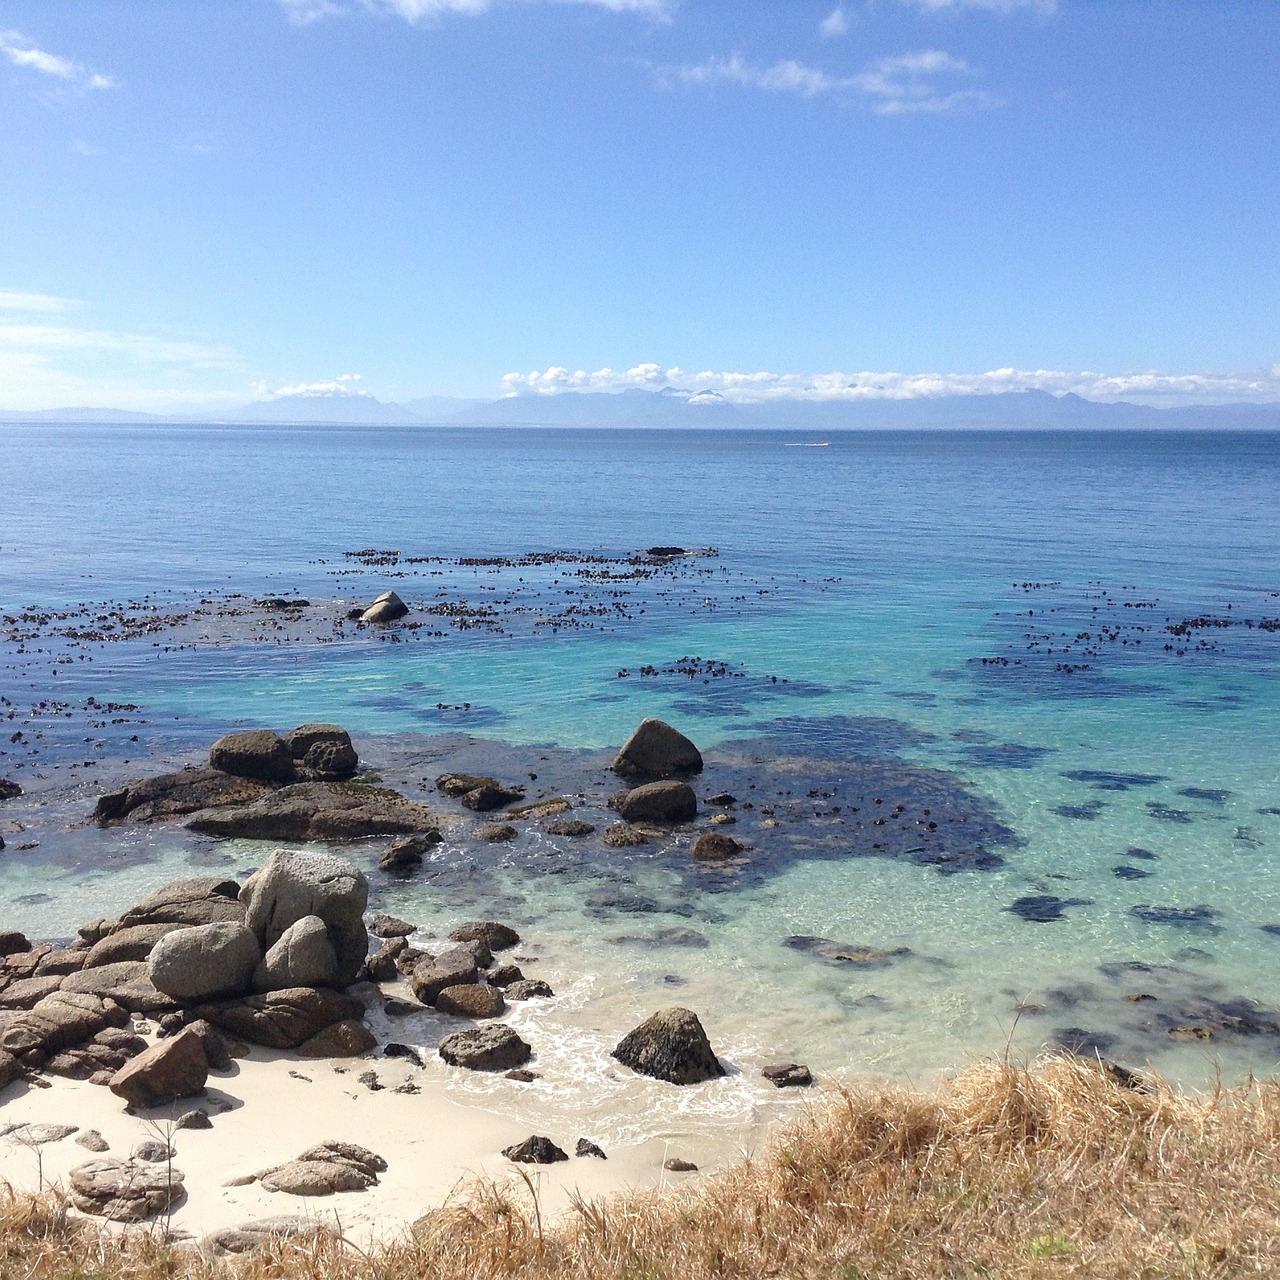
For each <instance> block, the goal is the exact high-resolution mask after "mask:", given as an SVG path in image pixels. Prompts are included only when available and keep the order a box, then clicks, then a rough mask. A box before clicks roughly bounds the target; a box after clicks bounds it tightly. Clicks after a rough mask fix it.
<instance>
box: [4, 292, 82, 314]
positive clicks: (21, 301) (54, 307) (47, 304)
mask: <svg viewBox="0 0 1280 1280" xmlns="http://www.w3.org/2000/svg"><path fill="white" fill-rule="evenodd" d="M80 306H83V303H80V302H77V301H76V299H74V298H55V297H53V296H51V295H50V294H47V293H15V292H13V291H12V290H4V289H0V311H17V312H21V313H23V314H26V315H59V314H61V313H63V312H65V311H74V310H75V309H76V308H77V307H80Z"/></svg>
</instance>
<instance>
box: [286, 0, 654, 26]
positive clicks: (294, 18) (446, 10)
mask: <svg viewBox="0 0 1280 1280" xmlns="http://www.w3.org/2000/svg"><path fill="white" fill-rule="evenodd" d="M278 2H279V4H280V6H281V7H282V8H283V9H284V11H285V13H286V14H287V15H288V17H289V20H290V21H291V22H293V23H295V24H296V25H298V26H307V25H309V24H310V23H313V22H319V21H321V20H322V19H324V18H332V17H337V16H339V15H341V14H351V13H358V12H360V11H361V10H364V11H367V12H370V13H379V14H385V15H387V16H390V17H395V18H402V19H403V20H404V21H405V22H409V23H416V22H422V21H425V20H430V19H433V18H443V17H447V16H449V15H454V14H457V15H462V16H464V17H474V16H476V15H477V14H482V13H488V12H489V10H490V9H493V8H496V7H497V6H498V4H500V3H502V0H278ZM525 3H537V4H574V5H588V6H590V7H592V8H596V9H607V10H608V11H609V12H611V13H634V14H639V15H641V16H643V17H648V18H654V19H659V20H665V19H667V18H669V17H670V16H671V12H672V9H673V7H674V5H675V3H676V0H525Z"/></svg>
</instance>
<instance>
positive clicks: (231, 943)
mask: <svg viewBox="0 0 1280 1280" xmlns="http://www.w3.org/2000/svg"><path fill="white" fill-rule="evenodd" d="M261 959H262V947H261V945H260V944H259V942H258V937H257V935H256V934H255V933H254V931H253V930H252V929H250V928H249V926H248V925H246V924H238V923H235V922H232V921H228V922H225V923H222V924H200V925H193V926H192V927H190V928H187V929H175V930H174V931H173V932H172V933H166V934H165V936H164V937H163V938H161V939H160V941H159V942H157V943H156V945H155V946H154V947H152V949H151V954H150V956H149V957H148V958H147V976H148V977H149V978H150V979H151V983H152V985H153V986H154V987H155V988H156V990H157V991H162V992H164V994H165V995H168V996H172V997H173V998H174V999H175V1000H180V1001H183V1002H186V1003H190V1002H192V1001H196V1000H214V999H217V998H218V997H219V996H233V995H240V994H241V993H243V992H245V991H248V990H249V987H250V984H251V982H252V979H253V973H254V970H255V969H256V968H257V966H258V962H259V961H260V960H261Z"/></svg>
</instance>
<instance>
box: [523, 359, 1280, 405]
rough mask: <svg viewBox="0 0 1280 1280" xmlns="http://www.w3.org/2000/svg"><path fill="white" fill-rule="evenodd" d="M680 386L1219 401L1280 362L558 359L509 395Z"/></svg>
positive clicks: (838, 394)
mask: <svg viewBox="0 0 1280 1280" xmlns="http://www.w3.org/2000/svg"><path fill="white" fill-rule="evenodd" d="M633 387H639V388H642V389H644V390H648V391H663V390H667V389H670V390H673V391H681V392H684V393H687V394H689V395H690V396H691V397H693V398H696V399H705V400H713V399H715V398H722V399H724V400H729V401H733V402H736V403H740V404H752V403H760V402H765V401H774V400H834V401H858V400H918V399H927V398H931V397H936V396H953V395H992V394H996V393H1000V392H1005V391H1047V392H1050V393H1052V394H1054V395H1063V394H1066V393H1067V392H1074V393H1075V394H1076V395H1078V396H1083V397H1085V398H1086V399H1090V400H1133V401H1137V402H1140V403H1146V404H1160V405H1176V404H1195V403H1203V404H1213V403H1226V402H1244V401H1277V400H1280V364H1275V365H1271V366H1270V367H1269V368H1266V369H1257V370H1252V371H1248V372H1244V373H1191V374H1170V373H1161V372H1158V371H1147V372H1140V373H1122V374H1106V373H1094V372H1088V371H1085V372H1079V373H1070V372H1063V371H1060V370H1051V369H1036V370H1027V369H991V370H988V371H987V372H985V373H888V372H880V373H816V374H798V373H766V372H756V373H725V372H714V371H711V370H705V371H703V372H700V373H693V372H687V371H686V370H684V369H681V368H679V367H674V368H669V369H664V368H663V367H662V366H661V365H658V364H638V365H634V366H633V367H632V368H630V369H609V368H605V369H597V370H596V371H595V372H594V373H588V372H586V371H584V370H581V369H580V370H578V371H577V372H571V371H570V370H569V369H567V368H562V367H559V366H552V367H551V368H549V369H544V370H541V371H538V370H535V371H533V372H531V373H509V374H507V375H506V376H505V377H504V378H503V379H502V388H503V393H504V394H505V395H559V394H563V393H565V392H575V391H625V390H628V389H630V388H633Z"/></svg>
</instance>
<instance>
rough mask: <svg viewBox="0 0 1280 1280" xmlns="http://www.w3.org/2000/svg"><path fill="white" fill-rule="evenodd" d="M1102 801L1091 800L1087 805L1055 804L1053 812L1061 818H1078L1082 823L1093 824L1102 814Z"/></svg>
mask: <svg viewBox="0 0 1280 1280" xmlns="http://www.w3.org/2000/svg"><path fill="white" fill-rule="evenodd" d="M1102 808H1103V805H1102V801H1101V800H1090V801H1089V802H1088V803H1087V804H1055V805H1053V806H1052V809H1051V812H1052V813H1056V814H1057V815H1058V817H1060V818H1076V819H1077V820H1079V821H1080V822H1092V821H1093V820H1094V819H1095V818H1096V817H1097V816H1098V814H1100V813H1101V812H1102Z"/></svg>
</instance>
